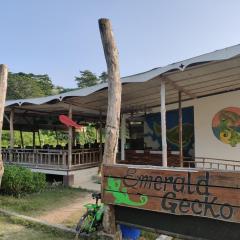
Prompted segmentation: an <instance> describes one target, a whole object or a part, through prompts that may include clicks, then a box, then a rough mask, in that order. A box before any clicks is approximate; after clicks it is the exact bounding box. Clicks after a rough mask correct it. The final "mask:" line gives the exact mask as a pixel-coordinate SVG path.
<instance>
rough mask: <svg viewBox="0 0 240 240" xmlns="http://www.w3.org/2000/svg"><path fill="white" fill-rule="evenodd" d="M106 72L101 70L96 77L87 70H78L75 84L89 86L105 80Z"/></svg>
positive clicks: (83, 86)
mask: <svg viewBox="0 0 240 240" xmlns="http://www.w3.org/2000/svg"><path fill="white" fill-rule="evenodd" d="M107 78H108V76H107V73H106V72H102V73H101V75H100V76H99V77H98V76H97V75H96V74H94V73H93V72H91V71H89V70H85V71H80V77H75V81H76V82H77V86H78V87H79V88H85V87H91V86H94V85H97V84H99V83H103V82H107Z"/></svg>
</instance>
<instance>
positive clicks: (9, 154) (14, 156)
mask: <svg viewBox="0 0 240 240" xmlns="http://www.w3.org/2000/svg"><path fill="white" fill-rule="evenodd" d="M100 154H101V153H100V150H99V149H74V150H72V161H71V163H69V161H68V151H67V150H55V149H12V150H11V149H3V150H2V155H3V161H4V163H7V164H16V165H22V166H27V167H30V168H44V169H45V168H46V169H62V170H77V169H81V168H86V167H91V166H97V165H99V164H100V160H101V158H100Z"/></svg>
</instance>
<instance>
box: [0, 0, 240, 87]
mask: <svg viewBox="0 0 240 240" xmlns="http://www.w3.org/2000/svg"><path fill="white" fill-rule="evenodd" d="M239 12H240V1H238V0H211V1H209V0H201V1H193V0H181V1H179V0H121V1H117V0H21V1H20V0H5V1H1V9H0V23H1V24H0V29H1V30H0V63H5V64H7V65H8V66H9V68H10V71H12V72H20V71H21V72H32V73H35V74H45V73H47V74H49V76H50V77H51V79H52V81H53V83H54V84H56V85H61V86H64V87H75V86H76V84H75V82H74V76H76V75H78V74H79V71H80V70H85V69H89V70H91V71H93V72H94V73H96V74H100V73H101V72H102V71H104V70H106V63H105V59H104V55H103V50H102V45H101V39H100V34H99V29H98V22H97V20H98V19H99V18H102V17H106V18H110V20H111V22H112V25H113V29H114V33H115V38H116V42H117V46H118V49H119V53H120V70H121V76H126V75H130V74H135V73H139V72H143V71H146V70H149V69H152V68H155V67H158V66H164V65H167V64H169V63H173V62H176V61H179V60H184V59H186V58H190V57H194V56H197V55H200V54H203V53H207V52H210V51H213V50H216V49H221V48H224V47H228V46H231V45H235V44H238V43H240V31H239V23H240V14H239Z"/></svg>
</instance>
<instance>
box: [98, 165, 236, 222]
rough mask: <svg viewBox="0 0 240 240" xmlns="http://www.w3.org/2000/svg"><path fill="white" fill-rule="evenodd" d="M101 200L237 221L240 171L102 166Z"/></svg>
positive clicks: (178, 213) (166, 211) (115, 203)
mask: <svg viewBox="0 0 240 240" xmlns="http://www.w3.org/2000/svg"><path fill="white" fill-rule="evenodd" d="M103 176H104V179H103V188H102V192H103V202H104V203H107V204H113V205H121V206H127V207H132V208H140V209H144V210H149V211H157V212H163V213H169V214H176V215H192V216H198V217H206V218H213V219H216V220H222V221H228V222H237V223H239V222H240V173H237V172H229V171H216V170H208V171H207V170H197V169H171V168H162V167H152V168H151V167H149V166H133V165H123V164H117V165H105V166H104V168H103Z"/></svg>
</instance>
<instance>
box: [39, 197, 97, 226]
mask: <svg viewBox="0 0 240 240" xmlns="http://www.w3.org/2000/svg"><path fill="white" fill-rule="evenodd" d="M87 203H94V200H93V199H92V197H91V194H87V195H86V196H84V197H81V198H78V199H75V200H74V201H73V202H72V203H70V204H67V205H66V206H64V207H61V208H58V209H55V210H52V211H49V212H48V213H47V214H44V215H41V216H38V217H37V218H38V219H40V220H44V221H47V222H49V223H57V224H63V225H65V226H68V227H75V226H76V224H77V222H78V220H79V219H80V217H81V216H82V215H83V213H84V212H85V207H84V204H87Z"/></svg>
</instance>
